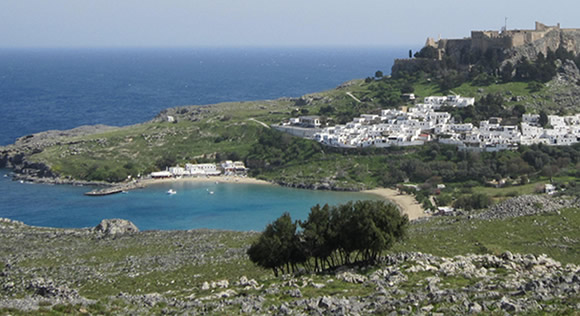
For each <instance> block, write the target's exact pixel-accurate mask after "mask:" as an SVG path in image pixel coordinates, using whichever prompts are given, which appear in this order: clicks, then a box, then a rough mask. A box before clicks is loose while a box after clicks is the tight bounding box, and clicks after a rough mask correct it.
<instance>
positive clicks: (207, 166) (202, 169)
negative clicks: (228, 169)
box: [185, 163, 221, 176]
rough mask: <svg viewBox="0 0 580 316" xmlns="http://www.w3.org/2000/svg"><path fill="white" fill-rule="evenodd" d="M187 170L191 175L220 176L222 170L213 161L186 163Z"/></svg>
mask: <svg viewBox="0 0 580 316" xmlns="http://www.w3.org/2000/svg"><path fill="white" fill-rule="evenodd" d="M185 169H186V171H187V172H188V173H189V175H190V176H219V175H220V174H221V171H220V170H218V169H217V166H216V165H215V164H213V163H201V164H190V163H188V164H186V165H185Z"/></svg>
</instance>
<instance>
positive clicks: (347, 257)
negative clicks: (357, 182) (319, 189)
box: [248, 201, 409, 276]
mask: <svg viewBox="0 0 580 316" xmlns="http://www.w3.org/2000/svg"><path fill="white" fill-rule="evenodd" d="M408 222H409V219H408V217H407V215H401V213H400V212H399V210H398V208H397V207H396V206H394V205H392V204H388V203H386V202H384V201H357V202H348V203H346V204H342V205H338V206H328V204H326V205H324V206H322V207H321V206H320V205H316V206H314V207H312V208H311V210H310V214H309V215H308V219H307V220H306V221H294V222H293V221H292V218H291V217H290V214H288V213H285V214H283V215H282V216H281V217H279V218H278V219H277V220H276V221H274V222H273V223H271V224H269V225H268V226H267V227H266V229H265V230H264V232H262V234H261V235H260V237H259V238H258V240H256V241H255V242H254V243H253V244H252V245H251V246H250V248H249V249H248V256H249V257H250V260H251V261H252V262H254V263H255V264H257V265H259V266H261V267H263V268H266V269H272V270H273V272H274V274H275V275H276V276H277V275H278V274H279V273H280V272H281V273H291V272H296V271H297V269H298V266H302V267H304V268H305V269H306V270H309V271H322V270H324V269H327V268H334V267H337V266H341V265H348V264H351V263H354V262H360V261H363V262H368V263H372V262H375V261H376V260H377V259H378V257H379V256H380V254H381V253H382V252H383V251H385V250H387V249H389V248H390V247H391V246H392V245H393V243H394V242H396V241H398V240H401V239H402V238H403V237H404V236H405V233H406V228H407V224H408Z"/></svg>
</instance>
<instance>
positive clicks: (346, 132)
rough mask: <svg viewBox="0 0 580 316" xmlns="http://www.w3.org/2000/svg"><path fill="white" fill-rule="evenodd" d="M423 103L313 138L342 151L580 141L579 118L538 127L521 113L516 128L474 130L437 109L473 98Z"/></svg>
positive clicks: (488, 125) (496, 121)
mask: <svg viewBox="0 0 580 316" xmlns="http://www.w3.org/2000/svg"><path fill="white" fill-rule="evenodd" d="M424 102H425V103H420V104H417V105H415V106H414V107H412V108H410V109H408V110H407V111H402V110H395V109H389V110H382V111H381V114H380V115H374V114H363V115H361V116H360V117H357V118H354V119H353V120H352V122H350V123H347V124H345V125H336V126H332V127H327V128H323V129H321V130H320V131H319V132H317V133H315V134H314V136H313V137H312V138H313V139H314V140H316V141H318V142H320V143H322V144H324V145H327V146H332V147H342V148H364V147H370V146H374V147H389V146H415V145H422V144H424V143H425V142H428V141H435V140H436V141H438V142H440V143H443V144H451V145H455V146H458V147H459V148H460V149H462V150H470V151H499V150H514V149H517V148H518V146H519V145H520V144H523V145H531V144H546V145H553V146H567V145H571V144H575V143H577V142H578V141H579V138H580V114H576V115H573V116H556V115H549V116H548V123H549V124H550V125H551V126H552V128H542V127H540V126H538V122H539V115H537V114H524V115H523V116H522V123H521V124H520V126H516V125H502V124H501V118H489V119H488V120H484V121H481V122H479V127H478V126H475V125H474V124H472V123H463V124H458V123H455V122H453V119H452V117H451V114H449V113H447V112H437V111H436V110H437V109H439V108H441V107H442V106H451V107H466V106H470V105H473V104H474V102H475V99H474V98H465V97H460V96H447V97H444V96H430V97H426V98H425V99H424Z"/></svg>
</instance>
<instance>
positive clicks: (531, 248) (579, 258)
mask: <svg viewBox="0 0 580 316" xmlns="http://www.w3.org/2000/svg"><path fill="white" fill-rule="evenodd" d="M578 225H580V210H579V209H566V210H563V211H562V212H561V215H558V214H556V213H550V214H545V215H536V216H523V217H516V218H511V219H506V220H493V221H485V220H472V221H468V222H466V221H457V220H456V219H455V218H452V217H439V218H435V219H431V220H429V221H427V222H424V223H418V224H415V225H411V229H410V231H409V238H408V239H407V240H406V241H405V242H403V243H401V244H398V245H396V246H395V248H394V249H393V251H395V252H397V251H411V250H412V251H420V252H425V253H431V254H434V255H439V256H455V255H459V254H467V253H475V254H481V253H491V254H496V255H497V254H501V253H502V252H504V251H507V250H509V251H511V252H517V253H533V254H536V255H539V254H542V253H545V254H547V255H548V256H550V257H552V258H555V259H556V260H559V261H561V262H563V263H575V264H579V263H580V246H579V244H578V240H580V231H578V229H577V227H578Z"/></svg>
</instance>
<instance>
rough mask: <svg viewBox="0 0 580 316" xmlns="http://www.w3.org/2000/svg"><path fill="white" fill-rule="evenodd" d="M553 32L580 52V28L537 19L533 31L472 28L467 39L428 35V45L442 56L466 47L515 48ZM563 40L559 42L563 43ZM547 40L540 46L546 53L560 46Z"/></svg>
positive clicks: (484, 49) (478, 48)
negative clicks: (478, 29) (542, 21)
mask: <svg viewBox="0 0 580 316" xmlns="http://www.w3.org/2000/svg"><path fill="white" fill-rule="evenodd" d="M550 34H551V35H552V37H555V34H558V35H559V36H558V37H559V38H562V40H561V41H560V42H561V44H562V45H564V46H565V48H567V49H568V50H570V51H573V52H575V53H579V52H580V49H578V47H580V43H579V42H578V41H577V40H576V38H577V37H578V36H576V35H579V34H580V29H563V28H561V27H560V23H558V24H556V25H554V26H549V25H545V24H543V23H540V22H536V25H535V29H533V30H502V31H472V32H471V37H468V38H464V39H440V40H438V41H435V40H434V39H432V38H428V39H427V42H426V46H432V47H434V48H436V49H437V50H438V52H439V58H442V57H443V56H444V55H445V54H448V55H455V53H456V52H458V51H460V50H465V48H468V49H471V50H481V51H486V50H488V49H501V50H506V49H514V48H518V47H522V46H525V45H530V44H533V43H537V42H538V41H540V40H542V39H544V38H545V37H547V36H549V35H550ZM552 42H553V41H552ZM560 42H559V43H557V45H560ZM545 43H546V44H543V45H544V47H540V49H539V51H542V52H543V53H544V54H545V53H546V52H547V50H548V48H549V49H552V50H555V49H557V48H558V46H556V47H552V46H554V45H556V44H554V43H551V42H549V41H545Z"/></svg>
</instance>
